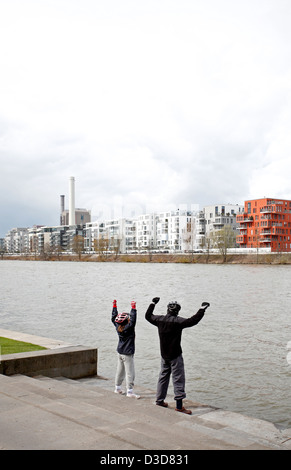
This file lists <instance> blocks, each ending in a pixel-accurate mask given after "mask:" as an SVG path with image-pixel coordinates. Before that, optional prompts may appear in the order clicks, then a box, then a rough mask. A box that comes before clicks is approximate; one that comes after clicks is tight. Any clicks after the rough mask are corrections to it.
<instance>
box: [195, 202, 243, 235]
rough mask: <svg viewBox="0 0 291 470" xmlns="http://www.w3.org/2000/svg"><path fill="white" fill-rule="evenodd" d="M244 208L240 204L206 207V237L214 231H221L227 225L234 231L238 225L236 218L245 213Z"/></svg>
mask: <svg viewBox="0 0 291 470" xmlns="http://www.w3.org/2000/svg"><path fill="white" fill-rule="evenodd" d="M243 211H244V206H242V205H239V204H217V205H211V206H205V207H204V209H203V212H204V219H205V237H207V236H209V235H210V233H211V232H213V231H214V230H220V229H222V228H223V227H224V226H225V225H230V226H231V227H232V228H233V230H234V231H236V230H237V227H238V224H237V222H236V216H237V215H238V214H240V213H243Z"/></svg>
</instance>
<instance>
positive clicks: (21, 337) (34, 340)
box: [0, 328, 72, 349]
mask: <svg viewBox="0 0 291 470" xmlns="http://www.w3.org/2000/svg"><path fill="white" fill-rule="evenodd" d="M1 336H2V337H3V338H10V339H15V340H16V341H23V342H24V343H31V344H36V345H37V346H42V347H44V348H47V349H56V348H64V347H67V346H72V344H70V343H67V342H65V341H59V340H55V339H52V338H44V337H43V336H35V335H29V334H27V333H20V332H19V331H12V330H4V329H1V328H0V337H1Z"/></svg>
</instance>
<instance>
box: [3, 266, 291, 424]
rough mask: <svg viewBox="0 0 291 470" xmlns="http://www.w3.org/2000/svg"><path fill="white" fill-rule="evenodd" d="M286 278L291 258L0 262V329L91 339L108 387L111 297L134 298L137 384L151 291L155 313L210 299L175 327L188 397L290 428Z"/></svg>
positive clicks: (154, 358)
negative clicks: (195, 320)
mask: <svg viewBox="0 0 291 470" xmlns="http://www.w3.org/2000/svg"><path fill="white" fill-rule="evenodd" d="M290 282H291V266H270V265H263V266H262V265H203V264H201V265H200V264H173V263H167V264H154V263H153V264H151V263H85V262H84V263H78V262H41V261H5V260H2V261H0V290H1V296H0V328H5V329H10V330H16V331H20V332H25V333H30V334H35V335H40V336H45V337H50V338H54V339H57V340H64V341H68V342H70V343H73V344H76V345H77V344H82V345H86V346H92V347H97V348H98V374H100V375H103V376H105V377H107V378H109V380H111V381H112V388H113V386H114V380H113V379H114V375H115V369H116V346H117V335H116V332H115V329H114V328H113V325H112V323H111V309H112V300H113V299H117V301H118V307H119V310H120V311H129V309H130V301H131V300H136V302H137V311H138V321H137V326H136V354H135V365H136V388H137V389H138V386H141V387H148V388H151V389H155V388H156V382H157V377H158V372H159V367H160V355H159V342H158V334H157V329H156V328H155V327H154V326H153V325H151V324H149V323H148V322H147V321H146V320H145V318H144V315H145V312H146V309H147V307H148V305H149V303H150V301H151V299H152V298H153V297H155V296H159V297H160V298H161V300H160V302H159V304H157V306H156V313H157V314H164V313H165V312H166V306H167V303H168V302H169V301H170V300H177V301H179V302H180V303H181V305H182V309H181V311H180V315H181V316H184V317H189V316H191V315H193V314H194V313H196V311H197V310H198V308H199V306H200V304H201V302H203V301H208V302H210V304H211V306H210V308H209V309H208V310H207V312H206V315H205V316H204V318H203V319H202V320H201V322H200V323H199V324H198V325H196V326H194V327H193V328H189V329H185V330H184V331H183V336H182V348H183V356H184V362H185V370H186V392H187V397H188V398H189V399H193V400H196V401H198V402H201V403H204V404H209V405H212V406H217V407H220V408H223V409H227V410H231V411H236V412H239V413H243V414H245V415H248V416H253V417H256V418H262V419H265V420H268V421H271V422H273V423H276V424H278V425H280V426H283V427H290V426H291V413H290V409H291V387H290V378H291V361H290V360H289V361H288V358H290V355H288V358H287V354H288V349H287V345H288V346H290V345H291V343H290V340H291V332H290V319H291V290H290ZM288 343H289V344H288ZM289 352H290V351H289ZM172 397H173V395H171V388H170V389H169V397H168V398H169V399H170V400H171V399H172Z"/></svg>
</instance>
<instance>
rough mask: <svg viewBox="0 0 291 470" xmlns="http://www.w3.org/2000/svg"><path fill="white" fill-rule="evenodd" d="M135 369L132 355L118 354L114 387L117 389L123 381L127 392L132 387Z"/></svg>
mask: <svg viewBox="0 0 291 470" xmlns="http://www.w3.org/2000/svg"><path fill="white" fill-rule="evenodd" d="M134 378H135V369H134V356H133V354H130V355H127V354H118V358H117V370H116V375H115V385H116V386H117V387H119V386H120V385H121V384H122V382H123V380H124V379H125V382H126V387H127V390H132V389H133V386H134Z"/></svg>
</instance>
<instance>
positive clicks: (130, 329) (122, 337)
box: [111, 307, 137, 355]
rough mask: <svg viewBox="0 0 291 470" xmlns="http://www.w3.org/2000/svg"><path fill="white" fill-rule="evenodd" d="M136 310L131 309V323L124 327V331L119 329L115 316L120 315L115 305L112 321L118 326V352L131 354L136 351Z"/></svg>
mask: <svg viewBox="0 0 291 470" xmlns="http://www.w3.org/2000/svg"><path fill="white" fill-rule="evenodd" d="M136 314H137V312H136V310H135V309H133V308H132V309H131V311H130V314H129V315H130V320H129V323H128V324H127V325H126V326H125V327H124V330H123V331H122V332H119V331H118V326H119V325H118V323H115V318H116V317H117V315H118V311H117V308H116V307H113V310H112V316H111V321H112V323H113V325H114V326H115V328H116V331H117V334H118V345H117V352H118V353H119V354H125V355H130V354H134V352H135V324H136Z"/></svg>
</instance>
